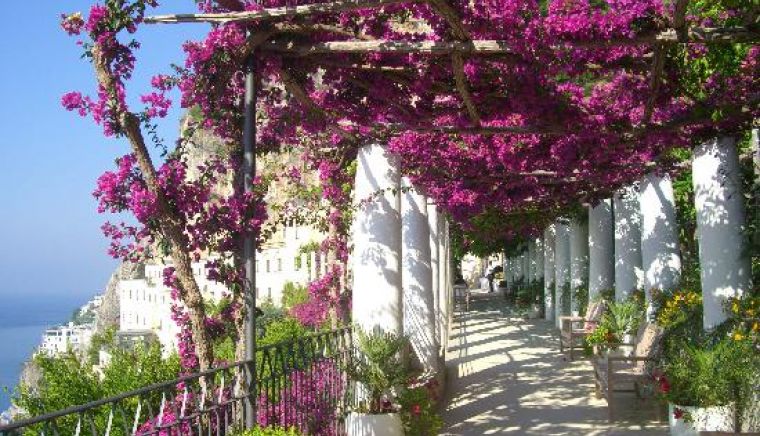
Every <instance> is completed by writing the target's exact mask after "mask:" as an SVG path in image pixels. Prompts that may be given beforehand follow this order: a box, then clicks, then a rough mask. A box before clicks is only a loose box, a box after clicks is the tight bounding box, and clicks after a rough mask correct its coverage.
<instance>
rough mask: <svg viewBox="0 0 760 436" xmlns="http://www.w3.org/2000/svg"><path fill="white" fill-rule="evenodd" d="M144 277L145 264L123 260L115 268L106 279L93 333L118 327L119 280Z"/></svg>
mask: <svg viewBox="0 0 760 436" xmlns="http://www.w3.org/2000/svg"><path fill="white" fill-rule="evenodd" d="M144 277H145V266H144V265H143V264H139V263H129V262H124V263H122V264H121V265H119V266H118V267H117V268H116V271H114V272H113V274H111V278H110V279H109V280H108V285H106V289H105V292H104V294H103V304H102V305H101V306H100V308H98V311H97V314H96V316H95V333H102V332H103V331H105V330H106V329H108V328H109V327H116V328H117V329H118V328H119V282H121V281H122V280H131V279H140V278H144Z"/></svg>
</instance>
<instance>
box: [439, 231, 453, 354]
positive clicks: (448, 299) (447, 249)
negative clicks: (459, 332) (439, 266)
mask: <svg viewBox="0 0 760 436" xmlns="http://www.w3.org/2000/svg"><path fill="white" fill-rule="evenodd" d="M443 250H444V251H443V260H444V272H445V274H444V281H443V292H444V295H443V297H442V301H445V303H446V307H445V310H444V313H443V347H444V350H448V345H449V322H450V321H451V317H452V315H453V314H452V308H453V307H454V304H453V303H454V302H453V298H452V297H453V295H454V289H453V287H452V284H453V282H454V281H453V279H452V268H451V264H452V261H451V238H450V236H449V222H448V221H447V220H444V221H443Z"/></svg>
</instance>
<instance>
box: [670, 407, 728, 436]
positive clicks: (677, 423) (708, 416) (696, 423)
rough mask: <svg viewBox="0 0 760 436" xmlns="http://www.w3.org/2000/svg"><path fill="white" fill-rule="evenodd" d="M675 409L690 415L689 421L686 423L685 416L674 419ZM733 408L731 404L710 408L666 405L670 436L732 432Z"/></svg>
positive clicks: (694, 435)
mask: <svg viewBox="0 0 760 436" xmlns="http://www.w3.org/2000/svg"><path fill="white" fill-rule="evenodd" d="M676 409H680V410H682V411H684V412H686V414H688V415H690V417H691V421H690V422H687V421H686V414H684V415H683V416H679V417H678V418H676V415H675V412H676ZM734 414H735V407H734V405H733V404H729V405H725V406H712V407H694V406H678V405H675V404H672V403H670V404H668V423H669V424H670V434H671V435H673V436H692V435H693V436H696V435H698V434H699V432H701V431H724V432H733V431H734Z"/></svg>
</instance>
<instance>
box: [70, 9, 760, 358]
mask: <svg viewBox="0 0 760 436" xmlns="http://www.w3.org/2000/svg"><path fill="white" fill-rule="evenodd" d="M308 3H309V2H302V1H295V2H293V1H290V0H289V1H288V2H284V1H282V0H266V1H263V2H254V1H248V0H217V1H212V0H209V1H203V2H198V8H199V9H200V12H203V13H211V12H213V13H217V14H226V13H230V12H242V11H247V12H249V13H253V14H255V13H256V12H257V11H259V12H260V11H262V9H263V8H276V7H281V6H288V7H289V8H292V7H293V6H295V5H301V6H305V5H307V4H308ZM684 4H685V3H684V2H682V1H676V2H675V3H671V2H663V1H661V0H606V1H587V0H548V1H536V0H520V1H513V0H494V1H489V2H471V1H465V0H451V1H444V0H430V1H427V2H415V3H397V4H389V3H383V4H382V5H381V4H379V3H374V4H372V3H368V5H370V6H372V7H368V8H363V9H362V8H360V9H356V8H355V7H354V8H350V9H340V8H337V7H335V8H334V10H333V11H332V12H327V13H320V14H310V15H297V14H296V15H292V14H291V15H290V16H289V17H287V18H284V19H277V18H273V17H275V15H276V14H272V13H269V12H267V13H261V14H259V16H258V18H253V19H249V20H246V21H236V20H222V21H217V22H215V23H214V24H213V25H212V27H211V29H210V31H209V32H208V34H207V36H206V37H205V38H204V39H203V40H200V41H188V42H187V43H185V44H184V45H183V49H184V51H185V53H186V55H187V58H186V61H185V63H184V65H182V66H180V67H178V68H176V69H175V70H174V71H173V72H172V73H171V74H158V75H156V77H155V78H154V80H153V82H152V85H153V88H154V89H153V90H152V91H151V92H148V93H146V94H144V95H143V96H142V97H141V99H140V101H141V102H142V103H143V104H144V105H145V107H144V108H141V109H134V108H131V107H130V106H129V105H128V104H127V98H126V87H125V83H126V82H127V81H128V80H129V79H130V77H131V73H132V70H133V68H134V64H135V62H136V58H135V52H136V51H137V49H138V48H139V45H138V44H137V43H136V42H134V41H131V40H130V36H129V35H130V34H133V33H135V32H136V31H138V28H139V26H141V25H143V23H144V22H145V13H146V10H148V8H151V7H155V6H156V5H157V2H156V1H155V0H106V1H105V4H96V5H94V6H93V7H92V8H91V9H90V11H89V13H88V14H87V15H83V14H70V15H65V16H64V17H63V19H62V26H63V28H64V30H65V31H66V32H68V33H69V34H72V35H78V36H79V37H80V38H81V42H82V47H83V49H84V51H85V57H86V58H87V59H88V60H89V61H91V62H92V65H93V67H94V70H95V77H96V79H97V83H96V85H95V87H94V90H93V94H92V95H91V96H89V95H85V94H82V93H78V92H74V93H69V94H66V95H65V96H64V97H63V104H64V106H65V107H66V108H67V109H69V110H73V111H76V112H78V113H79V114H81V115H83V116H86V115H90V116H91V117H92V118H93V120H94V121H95V122H96V123H98V124H99V125H101V126H102V127H103V129H104V133H105V134H106V135H109V136H110V135H116V136H119V137H124V138H126V139H127V140H128V142H129V143H130V146H131V153H130V154H128V155H126V156H123V157H121V158H119V159H118V161H117V169H116V170H115V171H109V172H107V173H106V174H104V176H103V177H101V179H100V180H99V186H98V190H97V191H96V196H97V197H98V199H99V202H100V209H101V210H102V211H108V212H117V213H120V212H126V211H129V212H131V213H132V214H134V216H135V218H136V221H137V224H136V225H129V224H123V223H122V224H115V225H112V224H109V225H106V226H105V227H104V231H105V232H106V234H107V235H108V236H109V237H111V238H112V239H113V241H114V243H113V245H112V250H111V251H112V254H114V255H116V256H118V257H122V258H126V259H129V260H136V259H140V258H141V257H144V256H147V255H153V256H155V255H157V254H159V255H160V254H164V255H166V256H167V257H169V258H170V259H171V261H172V264H173V267H172V268H171V269H170V270H167V274H166V281H167V284H168V285H169V286H171V287H172V288H173V289H174V290H175V293H174V294H175V297H176V300H177V306H176V317H177V319H178V320H179V321H180V322H182V323H184V324H183V325H186V326H187V328H186V329H183V332H185V336H184V337H185V338H186V339H187V341H186V342H187V345H188V350H189V351H188V353H187V354H188V356H191V355H193V354H195V355H197V357H198V359H197V362H196V363H195V364H197V366H199V367H200V368H207V367H208V366H210V365H211V364H212V363H213V360H214V356H213V352H212V347H211V345H210V344H211V343H212V342H213V336H214V335H215V334H218V333H217V332H218V331H219V329H217V328H216V327H214V326H217V327H221V326H226V325H228V324H227V323H224V322H209V321H208V317H207V314H206V313H205V311H204V306H203V304H202V297H201V294H200V290H199V287H198V285H197V283H196V281H195V279H194V278H193V275H192V272H191V269H190V263H191V261H192V260H193V259H198V258H199V257H200V254H201V253H203V252H209V251H211V252H215V253H220V255H221V257H222V259H221V260H220V261H218V262H216V263H214V264H212V265H211V268H210V271H211V273H210V274H211V275H212V278H213V279H215V280H219V281H221V282H223V283H225V284H226V285H228V287H229V288H230V290H231V295H230V299H231V304H230V305H229V306H228V307H230V308H231V310H229V311H228V313H227V314H226V316H229V317H231V318H232V319H233V320H234V322H233V323H232V324H231V325H233V326H235V329H236V330H237V335H238V337H240V332H241V328H242V320H243V319H244V317H243V310H242V308H243V305H242V304H241V301H242V300H241V291H242V289H243V283H244V282H243V277H244V275H243V274H242V268H241V267H242V264H241V245H240V241H241V240H242V237H243V236H244V235H246V234H253V235H256V236H258V237H259V239H261V238H262V237H263V235H264V233H263V232H262V231H261V228H262V223H263V222H264V221H265V219H266V217H267V210H266V208H265V206H264V199H263V194H264V193H265V192H266V186H265V183H266V180H261V179H257V180H254V185H255V189H254V192H253V193H247V192H245V190H244V189H243V180H242V177H240V176H239V175H240V174H241V171H240V170H241V163H242V159H241V153H242V149H241V144H242V132H243V113H244V107H243V104H242V102H243V101H244V99H243V98H242V97H243V93H244V77H245V74H244V73H245V71H244V68H245V65H246V61H247V60H248V59H249V57H250V56H251V55H252V54H254V53H255V58H254V65H253V69H254V70H255V72H256V80H257V82H258V84H259V85H260V86H259V87H258V89H259V92H258V95H257V107H256V120H257V127H258V129H257V142H258V145H259V151H260V152H261V153H266V152H276V151H278V150H281V149H282V148H283V147H296V148H300V149H302V150H303V151H304V156H305V159H306V161H307V162H309V165H310V166H311V168H313V169H314V170H316V171H318V173H319V175H320V183H321V185H322V190H321V197H322V199H323V200H324V201H326V202H327V203H328V204H329V205H330V206H329V212H328V214H327V215H326V216H327V219H326V223H327V227H328V232H327V233H328V238H327V239H326V241H325V242H324V243H323V244H322V247H321V248H322V249H323V250H324V251H325V252H326V253H327V254H328V258H329V260H330V261H329V264H330V266H329V268H328V273H327V274H326V275H325V276H324V277H322V278H320V281H319V282H315V283H312V284H311V285H310V287H309V293H310V295H311V296H312V299H311V302H312V303H313V304H312V305H310V306H306V307H305V308H304V315H303V317H304V318H306V319H312V320H313V321H314V322H321V321H322V320H324V319H325V317H332V318H333V319H338V318H341V317H344V315H341V308H342V307H343V308H344V307H345V302H346V299H345V297H346V296H347V295H349V294H348V292H346V291H347V290H346V289H345V288H346V286H345V277H346V273H347V271H346V269H345V264H346V261H347V259H348V249H349V244H348V231H349V223H350V219H351V214H350V209H351V205H350V203H351V201H350V197H351V189H350V184H351V174H352V173H351V171H352V168H353V160H354V159H355V156H356V150H357V148H358V147H360V146H361V145H363V144H365V143H368V142H369V141H382V143H386V144H388V149H389V150H390V151H391V152H392V153H395V154H396V155H398V156H400V157H402V159H401V169H402V171H403V173H404V174H405V175H407V176H409V177H410V179H411V181H412V182H413V183H414V185H415V186H416V187H417V188H418V189H420V190H421V191H422V192H424V193H425V194H426V195H427V196H428V197H429V198H430V199H431V200H432V201H433V202H435V203H436V204H437V205H438V206H439V207H440V208H441V209H442V211H443V213H445V214H446V215H447V216H449V217H450V219H451V220H453V221H454V222H456V223H458V225H460V226H461V229H462V234H463V237H462V239H463V245H465V246H466V245H467V244H468V242H467V241H468V240H469V241H470V242H469V244H470V245H471V246H473V247H474V246H475V245H472V244H473V243H474V242H473V241H476V240H478V237H475V236H474V235H480V238H479V240H480V241H483V240H484V238H483V237H482V236H484V235H489V234H490V235H491V236H493V237H495V238H498V239H501V240H502V243H503V244H506V243H508V241H511V240H513V239H515V238H517V237H518V236H519V235H525V234H531V233H533V234H535V233H536V232H537V231H538V229H540V228H542V227H543V225H544V224H545V223H546V222H548V221H549V220H552V219H554V218H555V217H556V216H558V215H559V214H563V213H566V212H567V210H569V209H572V208H573V207H577V205H578V204H580V203H581V202H591V203H593V202H594V201H596V200H598V199H601V198H607V197H609V196H610V195H611V193H612V192H613V191H614V190H616V189H618V188H619V187H621V186H624V185H626V184H629V183H631V182H632V181H634V180H638V179H639V178H640V177H641V176H642V175H643V174H645V173H646V172H650V171H652V170H653V168H654V169H655V170H656V171H660V172H667V171H674V170H675V169H676V167H677V164H678V163H679V161H680V159H681V158H680V157H679V156H678V155H676V154H674V153H670V151H671V150H675V149H688V148H690V147H691V146H692V145H694V144H696V143H699V142H700V141H704V140H706V139H707V138H711V137H714V136H716V135H738V134H739V133H740V132H742V131H745V130H747V128H748V126H749V125H750V123H751V122H752V120H753V119H755V118H757V117H758V116H759V115H760V109H759V107H760V105H758V104H757V103H758V102H757V99H758V96H757V92H756V89H757V87H756V74H757V68H758V60H760V49H758V47H756V46H754V45H752V44H751V43H752V42H753V41H756V40H757V31H756V29H755V28H753V27H752V26H754V25H755V23H756V18H757V10H756V7H754V6H753V0H732V1H702V2H690V3H689V4H688V9H687V10H683V7H682V6H683V5H684ZM301 10H303V8H302V9H301ZM174 19H175V20H176V19H177V18H176V17H175V18H174ZM193 19H195V20H201V21H202V20H204V19H206V20H207V19H210V18H209V17H208V16H205V17H204V16H196V17H194V18H187V16H185V18H183V20H193ZM153 21H154V22H155V21H161V20H153ZM165 21H167V20H165ZM168 21H171V18H170V19H168ZM726 26H731V29H733V30H730V31H728V30H725V29H723V30H721V29H722V28H724V27H726ZM689 28H699V31H698V32H690V31H689ZM716 28H718V30H715V29H716ZM711 29H712V30H711ZM387 41H393V43H389V42H387ZM485 54H487V56H486V55H485ZM173 88H178V89H179V90H180V92H181V101H180V102H179V104H180V105H181V106H182V107H183V108H186V109H192V110H193V114H194V116H193V117H192V119H193V120H195V123H196V125H195V126H194V127H195V128H202V129H207V130H210V131H213V132H214V133H215V134H216V135H218V136H219V137H220V138H221V139H222V140H223V141H224V146H223V147H221V150H220V152H219V153H218V154H217V155H215V156H213V157H211V158H209V159H208V160H207V161H205V162H203V163H201V164H200V165H199V166H198V168H192V170H193V171H196V170H197V171H199V172H200V174H201V177H197V178H189V177H187V172H188V170H191V168H187V166H188V164H187V161H186V160H184V159H183V150H184V148H183V147H182V146H181V145H182V144H183V141H184V140H186V139H187V138H181V139H182V140H181V141H180V146H178V147H176V149H168V147H166V146H162V147H159V149H158V150H157V151H152V150H151V149H149V144H150V143H151V141H152V139H153V136H152V132H154V131H155V130H154V129H153V128H152V126H154V123H156V122H158V120H159V119H160V118H162V117H164V116H165V115H166V113H167V110H168V108H169V107H170V105H171V104H172V102H171V101H170V100H169V98H168V96H167V95H168V94H167V92H168V91H169V90H170V89H173ZM163 151H166V153H167V154H166V158H165V160H164V161H163V162H161V163H160V164H157V163H155V162H157V161H155V162H154V159H153V157H154V156H153V155H154V154H156V153H161V152H163ZM291 176H292V178H293V179H297V178H298V177H297V174H295V173H292V174H291ZM230 180H231V182H230V184H231V185H232V186H231V189H229V190H227V191H225V192H219V191H218V190H215V189H216V188H217V187H218V186H219V185H220V184H222V183H223V181H230ZM506 224H508V225H506ZM493 229H497V231H499V232H504V230H503V229H510V230H509V231H508V232H507V233H506V234H499V233H494V232H493ZM467 235H471V237H470V238H469V239H468V236H467ZM502 246H503V245H502ZM221 331H222V332H223V331H225V329H222V330H221ZM241 348H242V347H241ZM183 362H187V363H188V364H190V365H191V366H192V365H194V363H193V362H194V361H193V359H191V358H189V357H188V359H184V358H183Z"/></svg>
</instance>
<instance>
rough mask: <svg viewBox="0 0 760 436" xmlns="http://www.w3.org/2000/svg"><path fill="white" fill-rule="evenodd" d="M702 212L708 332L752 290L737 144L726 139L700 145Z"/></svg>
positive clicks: (697, 187)
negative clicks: (729, 304)
mask: <svg viewBox="0 0 760 436" xmlns="http://www.w3.org/2000/svg"><path fill="white" fill-rule="evenodd" d="M692 181H693V184H694V203H695V205H696V209H697V237H698V240H699V265H700V278H701V279H702V301H703V304H704V314H703V316H704V327H705V329H706V330H712V329H713V328H714V327H716V326H717V325H719V324H720V323H722V322H723V321H725V320H726V317H727V316H726V313H725V312H724V304H725V301H726V300H727V299H728V298H729V297H736V296H740V295H741V294H742V293H743V292H746V291H748V290H749V289H750V286H751V265H750V261H749V257H748V256H747V250H746V247H747V244H746V240H745V237H744V235H743V234H742V231H743V230H744V228H745V224H746V222H745V220H746V214H745V211H744V202H743V197H742V182H741V171H740V167H739V157H738V156H737V152H736V141H735V140H734V138H731V137H722V138H720V139H716V140H711V141H709V142H706V143H704V144H701V145H699V146H698V147H697V148H696V149H695V150H694V161H693V163H692Z"/></svg>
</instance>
